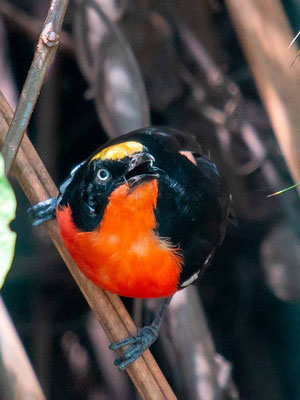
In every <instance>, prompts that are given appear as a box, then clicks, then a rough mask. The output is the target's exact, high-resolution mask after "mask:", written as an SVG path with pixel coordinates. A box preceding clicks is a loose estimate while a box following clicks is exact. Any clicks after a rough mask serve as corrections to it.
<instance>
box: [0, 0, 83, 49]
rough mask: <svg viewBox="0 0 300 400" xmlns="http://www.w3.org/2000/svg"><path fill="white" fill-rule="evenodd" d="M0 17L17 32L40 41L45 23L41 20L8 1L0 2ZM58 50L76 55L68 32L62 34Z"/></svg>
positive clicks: (2, 0)
mask: <svg viewBox="0 0 300 400" xmlns="http://www.w3.org/2000/svg"><path fill="white" fill-rule="evenodd" d="M0 15H2V16H3V17H4V19H5V20H6V21H7V22H8V23H9V24H10V26H12V27H13V28H14V29H15V30H19V31H21V32H22V33H23V32H24V33H25V34H26V35H27V36H28V37H29V38H30V39H31V40H33V41H37V40H38V39H39V36H40V33H41V30H42V29H43V23H42V21H40V20H39V19H37V18H34V17H32V16H31V15H29V14H27V13H26V12H24V11H23V10H21V9H19V8H17V7H15V6H14V5H13V4H11V3H9V2H8V1H6V0H1V1H0ZM58 50H59V51H63V52H65V53H67V54H72V55H73V54H74V53H75V45H74V41H73V39H72V37H71V35H70V34H69V33H68V32H65V31H62V32H61V35H60V38H59V48H58Z"/></svg>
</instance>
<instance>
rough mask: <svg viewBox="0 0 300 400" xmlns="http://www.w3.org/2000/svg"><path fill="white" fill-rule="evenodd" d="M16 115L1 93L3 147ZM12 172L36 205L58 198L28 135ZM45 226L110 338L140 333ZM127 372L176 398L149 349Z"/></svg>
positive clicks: (162, 395)
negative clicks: (82, 271) (39, 202)
mask: <svg viewBox="0 0 300 400" xmlns="http://www.w3.org/2000/svg"><path fill="white" fill-rule="evenodd" d="M12 116H13V112H12V110H11V109H10V107H9V105H8V104H7V101H6V100H5V98H4V96H3V95H2V93H1V92H0V147H1V146H2V145H3V142H4V139H5V136H6V132H7V129H8V126H9V123H10V121H11V119H12ZM12 174H13V175H14V176H15V177H16V178H17V180H18V181H19V183H20V185H21V187H22V189H23V191H24V192H25V194H26V196H27V197H28V199H29V201H30V202H31V203H32V204H34V203H36V202H38V201H43V200H46V199H47V198H49V197H55V196H56V195H57V193H58V191H57V188H56V187H55V185H54V183H53V181H52V179H51V177H50V176H49V174H48V172H47V171H46V169H45V167H44V165H43V163H42V161H41V159H40V158H39V156H38V154H37V152H36V151H35V149H34V147H33V146H32V144H31V142H30V140H29V139H28V137H27V136H26V134H25V135H24V138H23V141H22V144H21V147H20V149H19V152H18V154H17V157H16V160H15V162H14V164H13V167H12ZM45 228H46V230H47V231H48V233H49V236H50V238H51V239H52V241H53V243H54V245H55V246H56V248H57V250H58V251H59V253H60V255H61V256H62V258H63V260H64V261H65V263H66V265H67V267H68V268H69V270H70V272H71V274H72V276H73V278H74V279H75V281H76V282H77V284H78V286H79V288H80V290H81V291H82V293H83V295H84V297H85V298H86V300H87V302H88V303H89V305H90V307H91V309H92V310H93V311H94V313H95V314H96V318H97V319H98V321H99V322H100V324H101V325H102V327H103V329H104V330H105V332H106V334H107V336H108V338H109V339H110V340H111V341H112V342H114V341H119V340H122V339H124V338H126V337H128V336H129V335H132V334H134V333H136V328H135V326H134V323H133V321H132V319H131V318H130V316H129V314H128V313H127V311H126V309H125V307H124V305H123V303H122V302H121V300H120V298H119V297H118V296H116V295H114V294H111V293H108V292H105V291H104V290H102V289H100V288H98V287H96V286H95V285H93V283H92V282H90V281H89V280H88V279H87V278H85V276H84V275H83V274H82V273H81V272H80V270H79V269H78V268H77V266H76V264H75V263H74V262H73V260H72V259H71V257H70V255H69V254H68V252H67V251H66V249H65V248H64V246H63V244H62V242H61V239H60V235H59V231H58V227H57V223H56V222H55V221H48V222H46V223H45ZM126 371H127V372H128V374H129V376H130V377H131V379H132V381H133V383H134V384H135V386H136V388H137V390H138V392H139V394H140V396H141V398H142V399H147V400H148V399H149V400H150V399H151V400H160V399H168V400H169V399H172V400H173V399H175V398H176V397H175V395H174V393H173V392H172V389H171V388H170V386H169V384H168V383H167V381H166V379H165V377H164V376H163V374H162V372H161V371H160V369H159V367H158V365H157V364H156V362H155V360H154V358H153V356H152V355H151V353H150V351H149V350H147V351H146V352H145V353H144V354H143V356H142V357H140V358H138V359H137V360H136V361H135V362H134V363H133V364H132V365H130V366H129V367H128V368H127V370H126Z"/></svg>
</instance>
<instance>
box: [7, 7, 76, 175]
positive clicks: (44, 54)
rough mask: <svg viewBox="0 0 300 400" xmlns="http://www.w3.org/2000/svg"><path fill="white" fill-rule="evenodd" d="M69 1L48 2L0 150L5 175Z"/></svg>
mask: <svg viewBox="0 0 300 400" xmlns="http://www.w3.org/2000/svg"><path fill="white" fill-rule="evenodd" d="M68 3H69V0H51V4H50V8H49V12H48V15H47V18H46V21H45V24H44V29H43V30H42V33H41V35H40V39H39V41H38V44H37V48H36V51H35V54H34V59H33V61H32V64H31V67H30V69H29V71H28V75H27V78H26V81H25V84H24V86H23V89H22V93H21V96H20V100H19V102H18V105H17V109H16V112H15V114H14V117H13V120H12V122H11V125H10V127H9V131H8V134H7V138H6V139H5V143H4V146H3V149H2V154H3V157H4V161H5V173H6V175H7V174H8V172H9V171H10V168H11V166H12V163H13V162H14V159H15V157H16V154H17V152H18V149H19V146H20V143H21V140H22V137H23V135H24V133H25V130H26V129H27V126H28V123H29V120H30V117H31V114H32V112H33V110H34V107H35V103H36V101H37V98H38V96H39V93H40V89H41V86H42V84H43V82H44V79H45V76H46V73H47V71H48V68H49V66H50V64H51V61H52V59H53V57H54V54H55V52H56V49H57V45H58V42H59V35H60V32H61V26H62V22H63V19H64V15H65V13H66V9H67V6H68Z"/></svg>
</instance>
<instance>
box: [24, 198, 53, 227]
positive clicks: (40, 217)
mask: <svg viewBox="0 0 300 400" xmlns="http://www.w3.org/2000/svg"><path fill="white" fill-rule="evenodd" d="M56 205H57V199H56V198H54V197H53V198H51V199H48V200H45V201H41V202H39V203H37V204H35V205H34V206H32V207H30V208H29V209H28V210H27V213H28V214H29V216H30V217H31V218H32V219H36V221H34V222H33V224H32V225H33V226H38V225H41V224H42V223H44V222H45V221H48V220H49V219H52V218H54V217H55V207H56Z"/></svg>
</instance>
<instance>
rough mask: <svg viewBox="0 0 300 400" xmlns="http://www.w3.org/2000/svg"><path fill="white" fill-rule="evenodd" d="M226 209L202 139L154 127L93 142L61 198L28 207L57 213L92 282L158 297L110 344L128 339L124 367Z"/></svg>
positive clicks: (204, 258) (199, 260) (212, 239)
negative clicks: (152, 310)
mask: <svg viewBox="0 0 300 400" xmlns="http://www.w3.org/2000/svg"><path fill="white" fill-rule="evenodd" d="M230 210H231V196H230V192H229V189H228V185H227V183H226V180H225V178H224V177H223V176H222V175H221V174H220V173H219V171H218V169H217V167H216V164H215V163H214V162H213V161H212V160H211V159H210V158H208V157H207V156H205V155H204V154H203V153H202V150H201V147H200V145H199V144H198V142H197V141H196V140H195V139H194V138H193V137H192V136H191V135H186V134H184V133H182V132H180V131H177V130H175V129H173V128H168V127H162V126H150V127H146V128H142V129H138V130H135V131H133V132H130V133H127V134H125V135H122V136H120V137H118V138H115V139H113V140H110V141H109V142H107V143H106V144H105V145H103V146H102V147H100V148H98V149H97V150H96V151H95V152H94V153H93V154H92V155H91V156H89V157H88V158H87V159H86V160H84V161H83V162H81V163H80V164H79V165H77V166H76V167H75V168H74V169H73V170H72V171H71V173H70V175H69V176H68V178H67V179H66V180H65V181H64V183H63V184H62V185H61V186H60V192H59V195H58V197H57V198H50V199H48V200H46V201H44V202H40V203H37V204H36V205H34V206H33V207H31V208H30V209H29V210H28V212H29V215H30V216H31V218H33V219H35V221H34V222H33V225H35V226H37V225H40V224H42V223H44V222H45V221H47V220H49V219H53V218H56V220H57V223H58V227H59V231H60V235H61V238H62V241H63V243H64V245H65V247H66V248H67V250H68V252H69V253H70V255H71V257H72V258H73V260H74V261H75V263H76V264H77V266H78V268H79V269H80V270H81V271H82V272H83V274H84V275H85V276H86V277H87V278H88V279H90V280H91V281H92V282H93V283H94V284H95V285H97V286H99V287H101V288H102V289H105V290H107V291H109V292H111V293H115V294H118V295H120V296H125V297H132V298H143V299H147V298H162V299H163V304H162V306H161V308H160V309H159V310H158V312H157V313H156V315H155V317H154V319H153V321H152V323H151V324H149V325H146V326H144V327H142V328H141V329H140V330H139V331H138V332H137V333H136V334H135V335H133V336H131V337H129V338H127V339H124V340H122V341H119V342H116V343H112V344H111V345H110V349H112V350H117V349H120V348H123V347H124V346H127V347H126V349H125V350H124V352H123V355H122V356H120V357H118V358H117V359H116V360H115V362H114V363H115V365H116V366H118V367H119V369H121V370H124V369H125V368H127V366H128V365H130V364H131V363H132V362H133V361H135V360H136V359H137V358H138V357H139V356H140V355H141V354H142V353H143V352H144V351H145V350H147V349H148V348H149V347H150V346H151V344H152V343H153V342H154V341H155V340H156V339H157V337H158V332H159V328H160V325H161V322H162V320H163V318H164V316H165V314H166V311H167V307H168V305H169V303H170V301H171V299H172V297H173V295H174V294H175V293H176V292H177V291H179V290H181V289H184V288H185V287H187V286H189V285H191V284H192V283H194V282H195V281H196V280H197V279H198V278H199V277H200V276H202V274H203V272H204V271H205V270H206V268H207V267H208V265H209V264H210V263H211V261H212V258H213V256H214V254H215V251H216V249H217V248H218V247H219V246H220V245H221V243H222V241H223V239H224V236H225V232H226V229H227V225H228V221H229V219H230Z"/></svg>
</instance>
